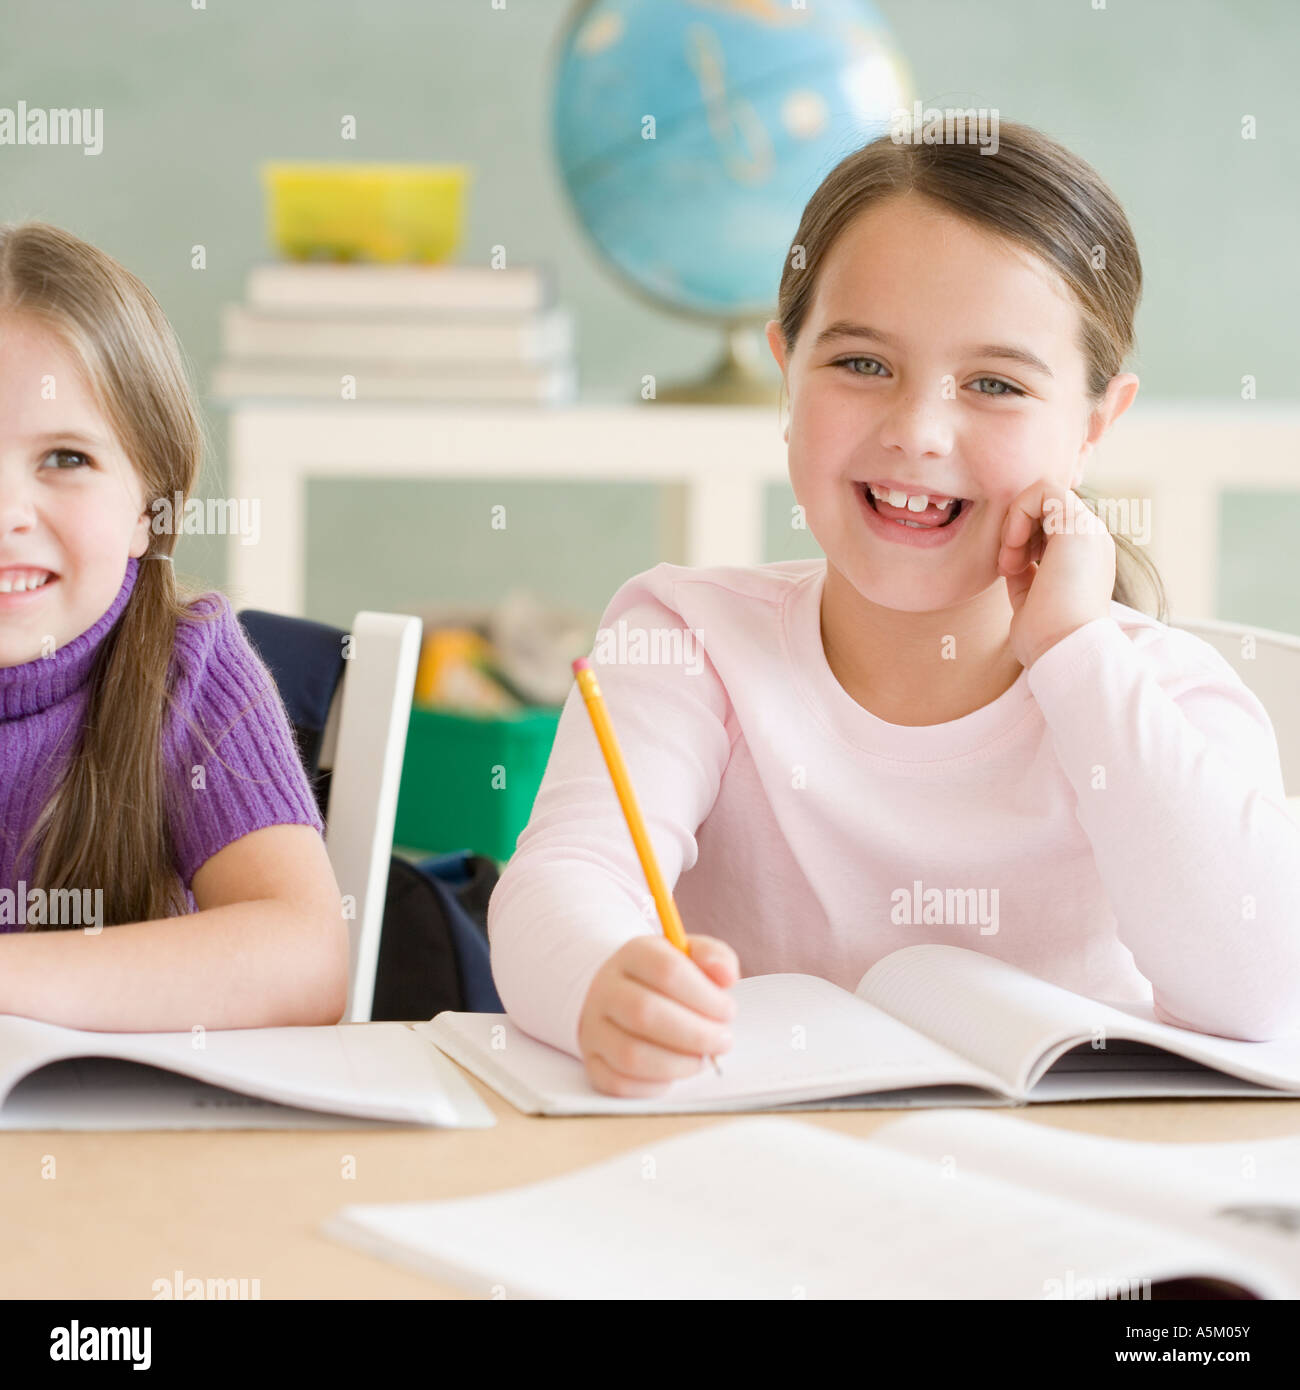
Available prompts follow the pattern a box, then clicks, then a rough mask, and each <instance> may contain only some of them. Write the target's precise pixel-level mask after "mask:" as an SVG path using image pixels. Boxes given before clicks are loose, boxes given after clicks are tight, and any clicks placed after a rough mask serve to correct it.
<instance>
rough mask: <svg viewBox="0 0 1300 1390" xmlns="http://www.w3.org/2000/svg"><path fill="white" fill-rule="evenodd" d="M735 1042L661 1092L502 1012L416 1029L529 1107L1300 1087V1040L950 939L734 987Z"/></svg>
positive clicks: (756, 1105)
mask: <svg viewBox="0 0 1300 1390" xmlns="http://www.w3.org/2000/svg"><path fill="white" fill-rule="evenodd" d="M731 992H732V994H733V995H734V996H735V999H736V1004H737V1008H736V1015H735V1018H734V1019H733V1020H732V1021H731V1024H730V1028H731V1032H732V1035H733V1037H734V1038H735V1044H734V1045H733V1047H732V1048H731V1050H730V1051H728V1052H724V1053H721V1054H720V1055H719V1058H718V1061H719V1063H720V1065H721V1067H722V1073H723V1074H722V1075H721V1076H718V1075H716V1074H715V1073H714V1072H713V1071H712V1070H711V1069H707V1068H702V1069H701V1070H700V1071H699V1072H697V1073H696V1074H695V1075H694V1076H691V1077H687V1078H685V1079H683V1080H678V1081H674V1082H673V1083H672V1085H671V1087H670V1088H669V1089H668V1090H667V1091H665V1092H664V1094H663V1095H661V1096H657V1097H653V1098H649V1099H624V1098H622V1097H619V1096H608V1095H604V1094H602V1093H601V1092H599V1091H597V1090H596V1089H595V1088H594V1087H593V1086H592V1085H591V1083H590V1082H589V1081H588V1079H587V1074H586V1070H585V1068H584V1067H583V1065H582V1063H581V1062H580V1061H578V1060H577V1059H576V1058H574V1057H571V1056H570V1055H569V1054H568V1053H567V1052H562V1051H560V1050H559V1049H557V1048H553V1047H549V1046H548V1045H547V1044H545V1043H542V1042H538V1041H537V1040H536V1039H535V1038H532V1037H530V1036H529V1035H528V1034H526V1033H524V1032H522V1031H521V1030H520V1029H518V1028H516V1027H515V1026H514V1025H513V1024H512V1023H511V1022H510V1021H509V1019H508V1018H506V1017H505V1016H504V1015H502V1014H471V1013H455V1012H447V1013H441V1014H438V1015H437V1016H436V1017H435V1018H434V1019H433V1020H432V1021H431V1022H429V1023H419V1024H416V1025H415V1027H416V1031H417V1032H420V1033H423V1034H424V1035H426V1036H427V1037H429V1038H430V1039H432V1041H433V1042H434V1043H436V1044H437V1046H438V1047H440V1048H442V1050H443V1051H444V1052H446V1053H447V1055H448V1056H449V1057H452V1058H453V1059H454V1060H455V1061H457V1062H459V1063H460V1064H461V1066H463V1067H465V1068H466V1069H467V1070H469V1071H471V1072H473V1074H474V1075H475V1076H477V1077H478V1078H479V1079H480V1080H481V1081H484V1082H486V1083H487V1084H488V1085H489V1086H491V1087H493V1089H494V1090H496V1091H497V1092H499V1093H500V1094H501V1095H502V1096H503V1097H504V1098H505V1099H506V1100H508V1101H509V1102H510V1103H511V1104H512V1105H514V1106H516V1107H517V1108H518V1109H520V1110H522V1111H524V1112H525V1113H527V1114H530V1115H621V1114H639V1115H650V1114H678V1113H682V1114H689V1113H700V1112H704V1113H709V1112H726V1111H737V1110H777V1109H784V1110H789V1109H818V1110H829V1109H876V1108H882V1109H888V1108H902V1107H907V1106H935V1105H991V1106H997V1105H1023V1104H1026V1103H1028V1102H1036V1101H1063V1100H1111V1099H1118V1098H1124V1097H1138V1096H1277V1095H1294V1094H1297V1093H1300V1034H1297V1035H1295V1036H1291V1037H1287V1038H1282V1039H1279V1040H1277V1041H1274V1042H1241V1041H1237V1040H1233V1039H1229V1038H1219V1037H1211V1036H1209V1035H1207V1034H1204V1033H1194V1032H1191V1031H1189V1030H1188V1029H1185V1028H1175V1027H1172V1026H1171V1025H1169V1024H1166V1023H1160V1022H1158V1021H1157V1020H1156V1019H1155V1017H1154V1015H1153V1012H1152V1009H1151V1006H1150V1005H1149V1004H1147V1005H1144V1004H1106V1003H1099V1002H1097V1001H1095V1000H1092V999H1088V998H1086V997H1085V996H1084V995H1081V994H1075V993H1073V992H1072V991H1070V990H1067V989H1062V988H1060V987H1059V986H1057V985H1053V984H1049V983H1048V982H1047V981H1045V980H1040V979H1038V978H1036V977H1035V976H1033V975H1030V974H1028V973H1026V972H1025V971H1023V970H1020V969H1018V968H1016V967H1015V966H1012V965H1008V964H1007V963H1006V962H1005V961H1000V960H997V959H995V958H994V957H992V956H985V955H981V954H979V953H978V952H976V951H970V950H966V949H964V948H962V947H959V946H942V945H922V946H907V947H904V948H903V949H902V950H901V951H894V952H893V953H892V954H890V955H888V956H886V957H885V958H884V959H883V960H881V961H877V963H876V964H875V965H874V966H872V968H871V969H870V970H868V971H867V973H866V974H865V975H864V976H863V977H862V980H861V982H860V983H859V984H858V987H857V989H856V991H854V992H853V993H852V994H850V993H849V992H848V991H847V990H844V989H840V988H839V986H837V985H833V984H831V983H830V981H829V980H823V979H821V978H820V977H818V976H815V975H754V976H751V977H749V978H748V979H742V980H738V981H737V982H736V984H735V985H733V986H732V990H731Z"/></svg>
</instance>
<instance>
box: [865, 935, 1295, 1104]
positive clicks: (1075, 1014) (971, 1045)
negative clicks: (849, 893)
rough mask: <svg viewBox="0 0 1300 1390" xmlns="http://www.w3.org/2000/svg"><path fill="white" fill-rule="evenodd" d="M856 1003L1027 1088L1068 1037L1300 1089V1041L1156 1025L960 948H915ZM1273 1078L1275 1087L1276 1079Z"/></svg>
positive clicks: (1140, 1012) (1130, 1008) (874, 974)
mask: <svg viewBox="0 0 1300 1390" xmlns="http://www.w3.org/2000/svg"><path fill="white" fill-rule="evenodd" d="M857 993H858V997H859V998H862V999H868V1000H871V1001H874V1002H875V1003H876V1004H878V1005H879V1006H880V1007H881V1008H883V1009H887V1010H888V1011H889V1012H890V1013H892V1014H894V1015H895V1016H896V1017H898V1018H900V1019H902V1020H903V1021H904V1022H905V1023H910V1024H911V1025H912V1026H913V1027H915V1028H918V1029H920V1030H921V1031H922V1032H924V1033H926V1034H928V1035H929V1036H930V1037H933V1038H936V1039H938V1040H939V1041H940V1042H941V1043H943V1044H945V1045H946V1046H948V1047H950V1048H952V1049H953V1050H954V1051H955V1052H959V1053H961V1054H962V1055H964V1056H966V1057H970V1058H972V1059H974V1060H975V1061H976V1062H978V1063H979V1064H981V1065H983V1066H986V1067H987V1068H988V1069H989V1070H990V1071H992V1072H994V1073H996V1074H997V1075H998V1076H1000V1077H1002V1078H1003V1079H1004V1081H1005V1083H1006V1084H1007V1085H1011V1086H1014V1087H1015V1088H1016V1090H1018V1091H1023V1090H1026V1089H1027V1088H1028V1087H1029V1085H1030V1084H1031V1081H1032V1080H1033V1079H1034V1073H1035V1072H1037V1071H1038V1061H1039V1058H1040V1057H1041V1056H1042V1054H1043V1053H1044V1052H1045V1051H1046V1050H1047V1048H1048V1047H1049V1045H1050V1044H1051V1043H1052V1040H1053V1039H1055V1038H1059V1037H1060V1036H1061V1034H1062V1033H1070V1034H1083V1035H1084V1036H1085V1037H1087V1036H1090V1035H1091V1034H1092V1033H1093V1031H1094V1030H1096V1029H1100V1030H1103V1032H1104V1034H1105V1035H1108V1036H1114V1037H1119V1036H1121V1035H1122V1034H1127V1035H1128V1036H1129V1037H1131V1038H1134V1039H1136V1040H1138V1041H1144V1042H1149V1043H1153V1044H1154V1045H1156V1046H1158V1047H1169V1046H1176V1047H1177V1048H1178V1049H1179V1051H1180V1053H1182V1054H1184V1055H1186V1056H1189V1057H1191V1058H1193V1059H1195V1060H1196V1061H1198V1062H1202V1063H1204V1064H1205V1065H1207V1066H1216V1067H1217V1066H1222V1065H1224V1064H1228V1065H1230V1066H1231V1067H1232V1069H1233V1072H1234V1074H1238V1075H1240V1076H1243V1077H1245V1078H1246V1079H1247V1080H1249V1081H1254V1082H1258V1083H1259V1084H1260V1085H1269V1084H1274V1085H1276V1084H1278V1081H1279V1080H1280V1081H1282V1082H1283V1084H1287V1083H1289V1084H1291V1085H1294V1086H1300V1034H1296V1035H1292V1036H1290V1037H1286V1038H1279V1039H1277V1040H1276V1041H1273V1042H1263V1043H1258V1042H1242V1041H1241V1040H1239V1039H1233V1038H1218V1037H1213V1036H1211V1035H1210V1034H1207V1033H1197V1032H1194V1031H1192V1030H1191V1029H1187V1028H1175V1027H1173V1026H1171V1025H1169V1024H1166V1023H1160V1022H1158V1021H1156V1019H1155V1017H1154V1014H1153V1013H1152V1010H1151V1006H1150V1005H1149V1004H1119V1005H1115V1004H1108V1003H1104V1002H1101V1001H1099V1000H1093V999H1087V998H1085V997H1084V996H1083V995H1080V994H1075V993H1073V992H1072V991H1071V990H1068V989H1062V988H1060V986H1058V985H1053V984H1049V983H1048V982H1047V981H1046V980H1040V979H1037V978H1036V977H1034V976H1032V975H1029V974H1027V973H1026V972H1025V971H1023V970H1020V969H1018V968H1016V967H1015V966H1012V965H1007V964H1006V963H1005V962H1004V961H1000V960H997V959H995V958H994V957H992V956H984V955H980V954H979V953H978V952H975V951H968V950H964V949H963V948H961V947H957V946H942V945H924V946H909V947H907V948H905V949H904V950H902V951H895V952H894V953H893V954H892V955H889V956H886V957H885V959H884V960H882V961H878V962H877V963H876V964H875V965H873V966H872V967H871V969H870V970H869V971H867V973H866V974H865V975H864V976H863V977H862V980H861V982H860V983H859V985H858V989H857ZM1275 1078H1276V1079H1275Z"/></svg>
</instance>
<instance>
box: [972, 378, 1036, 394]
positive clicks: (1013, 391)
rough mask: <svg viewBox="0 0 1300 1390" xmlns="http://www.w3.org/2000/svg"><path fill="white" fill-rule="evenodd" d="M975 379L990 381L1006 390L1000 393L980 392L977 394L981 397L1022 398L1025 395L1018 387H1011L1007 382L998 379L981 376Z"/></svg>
mask: <svg viewBox="0 0 1300 1390" xmlns="http://www.w3.org/2000/svg"><path fill="white" fill-rule="evenodd" d="M977 379H978V380H979V381H991V382H992V383H993V384H994V385H995V386H1002V387H1005V388H1006V389H1005V390H1002V391H981V392H980V393H979V394H980V395H981V396H1006V395H1012V396H1023V395H1024V394H1025V393H1024V392H1023V391H1022V390H1021V389H1020V388H1019V387H1018V386H1012V384H1011V383H1010V382H1009V381H1003V380H1002V379H1001V378H1000V377H996V376H982V377H979V378H977Z"/></svg>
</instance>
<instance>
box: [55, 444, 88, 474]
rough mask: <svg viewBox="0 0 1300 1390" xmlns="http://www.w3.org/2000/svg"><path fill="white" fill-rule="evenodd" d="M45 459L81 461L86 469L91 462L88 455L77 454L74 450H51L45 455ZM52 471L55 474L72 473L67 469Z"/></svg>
mask: <svg viewBox="0 0 1300 1390" xmlns="http://www.w3.org/2000/svg"><path fill="white" fill-rule="evenodd" d="M45 457H46V458H47V459H52V458H70V459H80V460H81V461H82V463H83V464H85V465H86V467H89V466H90V461H91V460H90V455H89V454H83V453H80V452H78V451H77V450H76V449H51V450H50V452H49V453H48V454H46V455H45ZM54 471H55V472H56V473H69V472H72V471H74V470H72V469H68V468H56V469H55V470H54Z"/></svg>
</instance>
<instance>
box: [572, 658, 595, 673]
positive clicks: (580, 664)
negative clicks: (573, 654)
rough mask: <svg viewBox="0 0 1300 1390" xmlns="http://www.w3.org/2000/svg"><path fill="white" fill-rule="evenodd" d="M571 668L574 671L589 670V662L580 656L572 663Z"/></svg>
mask: <svg viewBox="0 0 1300 1390" xmlns="http://www.w3.org/2000/svg"><path fill="white" fill-rule="evenodd" d="M573 669H574V670H575V671H589V670H591V662H590V661H588V660H587V658H586V657H585V656H580V657H578V659H577V660H576V661H575V662H574V663H573Z"/></svg>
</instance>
